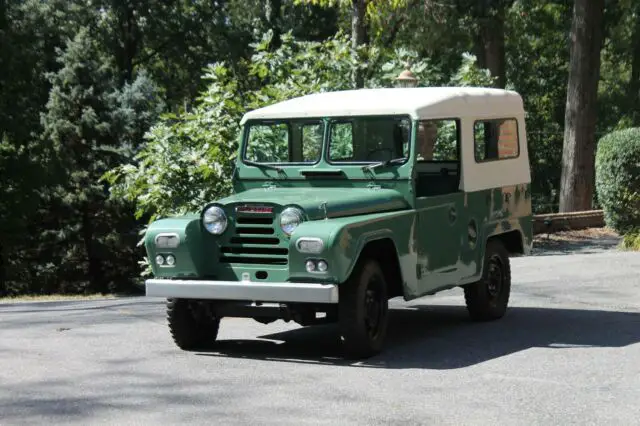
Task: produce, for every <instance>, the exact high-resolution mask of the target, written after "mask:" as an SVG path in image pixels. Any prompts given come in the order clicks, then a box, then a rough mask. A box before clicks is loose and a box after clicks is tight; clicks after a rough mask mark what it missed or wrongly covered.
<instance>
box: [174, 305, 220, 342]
mask: <svg viewBox="0 0 640 426" xmlns="http://www.w3.org/2000/svg"><path fill="white" fill-rule="evenodd" d="M167 322H168V324H169V331H170V332H171V336H172V337H173V341H174V342H175V344H176V345H177V346H178V347H179V348H180V349H183V350H194V349H203V348H206V347H207V346H209V345H210V344H212V343H213V342H214V341H215V340H216V338H217V337H218V329H219V328H220V318H218V317H217V316H216V315H215V313H214V312H213V310H212V309H211V305H210V304H209V303H206V302H200V301H198V300H187V299H168V300H167Z"/></svg>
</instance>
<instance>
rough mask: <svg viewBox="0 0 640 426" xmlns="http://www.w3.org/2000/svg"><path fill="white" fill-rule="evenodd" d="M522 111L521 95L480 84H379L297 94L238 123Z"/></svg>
mask: <svg viewBox="0 0 640 426" xmlns="http://www.w3.org/2000/svg"><path fill="white" fill-rule="evenodd" d="M522 113H523V103H522V98H521V97H520V95H519V94H518V93H516V92H513V91H510V90H502V89H493V88H484V87H418V88H381V89H359V90H344V91H336V92H323V93H315V94H311V95H306V96H301V97H298V98H293V99H289V100H286V101H283V102H279V103H276V104H273V105H269V106H266V107H264V108H260V109H256V110H254V111H250V112H248V113H246V114H245V115H244V117H243V118H242V122H241V123H242V124H244V123H245V122H246V121H247V120H254V119H259V120H261V119H282V118H320V117H348V116H358V115H409V116H410V117H412V118H414V119H427V118H454V117H460V116H468V115H472V116H476V117H480V116H485V115H486V116H487V117H489V116H504V115H508V116H513V115H514V114H522Z"/></svg>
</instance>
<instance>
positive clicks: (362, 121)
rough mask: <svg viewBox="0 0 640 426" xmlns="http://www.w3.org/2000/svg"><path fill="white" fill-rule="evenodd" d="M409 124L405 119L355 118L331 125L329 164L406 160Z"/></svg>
mask: <svg viewBox="0 0 640 426" xmlns="http://www.w3.org/2000/svg"><path fill="white" fill-rule="evenodd" d="M410 135H411V121H410V120H409V119H408V118H406V117H356V118H348V119H346V118H345V119H339V120H335V121H334V122H333V123H332V124H331V135H330V140H329V161H331V162H334V163H338V162H348V163H353V162H368V163H370V162H379V161H389V160H394V159H399V158H408V157H409V138H410Z"/></svg>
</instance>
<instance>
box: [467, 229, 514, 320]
mask: <svg viewBox="0 0 640 426" xmlns="http://www.w3.org/2000/svg"><path fill="white" fill-rule="evenodd" d="M510 294H511V264H510V263H509V253H508V252H507V250H506V249H505V247H504V245H503V244H502V242H500V240H489V241H488V242H487V247H486V249H485V255H484V266H483V268H482V278H481V279H480V281H477V282H475V283H473V284H469V285H467V286H465V287H464V299H465V302H466V304H467V310H468V311H469V315H470V316H471V318H472V319H473V320H475V321H491V320H496V319H499V318H502V317H503V316H504V314H505V313H506V312H507V306H508V304H509V296H510Z"/></svg>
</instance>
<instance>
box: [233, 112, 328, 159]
mask: <svg viewBox="0 0 640 426" xmlns="http://www.w3.org/2000/svg"><path fill="white" fill-rule="evenodd" d="M323 131H324V124H323V122H322V121H320V120H313V121H309V120H307V121H293V120H281V121H280V120H279V121H268V122H259V123H254V124H250V125H249V127H248V134H247V144H246V149H245V153H244V159H245V160H247V161H250V162H254V163H271V164H274V163H275V164H282V163H306V164H308V163H311V164H313V163H316V162H318V161H319V160H320V151H321V149H322V135H323Z"/></svg>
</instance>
